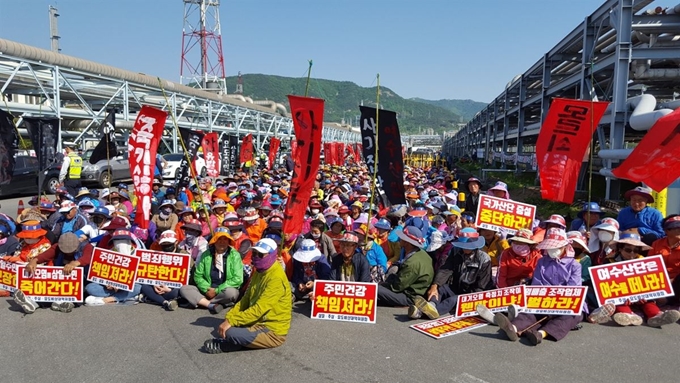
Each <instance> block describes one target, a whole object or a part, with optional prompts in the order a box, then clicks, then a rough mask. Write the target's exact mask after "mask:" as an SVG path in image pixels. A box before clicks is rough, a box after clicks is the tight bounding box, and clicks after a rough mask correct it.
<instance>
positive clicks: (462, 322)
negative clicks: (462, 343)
mask: <svg viewBox="0 0 680 383" xmlns="http://www.w3.org/2000/svg"><path fill="white" fill-rule="evenodd" d="M487 324H488V323H486V321H485V320H483V319H481V318H478V317H469V318H456V317H455V316H453V315H448V316H445V317H441V318H438V319H434V320H431V321H427V322H422V323H418V324H414V325H411V326H410V327H411V328H412V329H414V330H416V331H418V332H421V333H423V334H425V335H428V336H431V337H432V338H434V339H441V338H445V337H447V336H451V335H456V334H460V333H462V332H466V331H470V330H474V329H476V328H480V327H484V326H486V325H487Z"/></svg>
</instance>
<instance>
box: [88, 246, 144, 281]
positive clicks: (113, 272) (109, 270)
mask: <svg viewBox="0 0 680 383" xmlns="http://www.w3.org/2000/svg"><path fill="white" fill-rule="evenodd" d="M138 265H139V257H137V256H135V255H126V254H121V253H116V252H115V251H110V250H105V249H101V248H99V247H95V248H94V250H93V251H92V262H91V263H90V272H89V273H88V274H87V280H88V281H90V282H95V283H99V284H102V285H107V286H111V287H115V288H117V289H120V290H125V291H132V287H133V286H134V284H135V277H136V275H137V266H138Z"/></svg>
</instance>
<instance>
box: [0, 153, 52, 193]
mask: <svg viewBox="0 0 680 383" xmlns="http://www.w3.org/2000/svg"><path fill="white" fill-rule="evenodd" d="M14 161H15V162H14V172H13V173H12V180H11V181H10V182H9V183H7V184H5V185H0V196H8V195H12V194H36V193H37V192H38V177H37V175H38V158H37V157H32V156H16V157H14ZM60 168H61V163H57V164H54V165H52V166H50V167H49V168H47V170H45V172H44V174H45V179H44V180H43V186H42V190H43V191H44V192H45V193H46V194H54V192H55V191H56V190H57V185H59V169H60Z"/></svg>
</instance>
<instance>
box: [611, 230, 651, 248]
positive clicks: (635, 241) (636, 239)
mask: <svg viewBox="0 0 680 383" xmlns="http://www.w3.org/2000/svg"><path fill="white" fill-rule="evenodd" d="M614 242H615V243H626V244H629V245H633V246H637V247H640V248H642V251H645V250H649V249H651V248H652V247H651V246H648V245H647V244H646V243H644V242H642V239H641V238H640V235H639V234H636V233H623V234H621V236H620V237H619V239H618V240H614Z"/></svg>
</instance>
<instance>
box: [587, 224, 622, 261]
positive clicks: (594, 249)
mask: <svg viewBox="0 0 680 383" xmlns="http://www.w3.org/2000/svg"><path fill="white" fill-rule="evenodd" d="M618 239H619V223H618V222H617V221H616V220H615V219H614V218H603V219H602V221H601V222H600V224H599V225H596V226H593V227H592V228H591V229H590V239H589V240H588V251H589V252H590V254H591V259H592V261H593V265H594V266H597V265H602V264H605V263H606V262H607V261H606V259H607V257H609V256H610V255H611V254H612V253H613V252H614V251H615V245H616V242H615V241H617V240H618Z"/></svg>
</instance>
